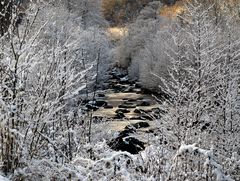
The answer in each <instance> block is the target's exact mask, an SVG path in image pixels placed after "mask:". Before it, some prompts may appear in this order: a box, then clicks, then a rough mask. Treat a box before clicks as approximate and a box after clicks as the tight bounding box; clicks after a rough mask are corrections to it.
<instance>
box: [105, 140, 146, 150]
mask: <svg viewBox="0 0 240 181" xmlns="http://www.w3.org/2000/svg"><path fill="white" fill-rule="evenodd" d="M108 146H109V147H110V148H111V149H113V150H116V151H127V152H129V153H131V154H138V153H139V152H140V151H142V150H144V149H145V146H144V142H142V141H140V140H138V139H137V138H134V137H122V136H119V137H117V138H115V139H113V140H111V141H110V142H109V143H108Z"/></svg>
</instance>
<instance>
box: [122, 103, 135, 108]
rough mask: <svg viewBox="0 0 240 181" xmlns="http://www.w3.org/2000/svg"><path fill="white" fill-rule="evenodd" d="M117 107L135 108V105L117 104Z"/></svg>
mask: <svg viewBox="0 0 240 181" xmlns="http://www.w3.org/2000/svg"><path fill="white" fill-rule="evenodd" d="M118 107H119V108H124V109H131V108H136V105H134V104H129V105H128V104H122V105H119V106H118Z"/></svg>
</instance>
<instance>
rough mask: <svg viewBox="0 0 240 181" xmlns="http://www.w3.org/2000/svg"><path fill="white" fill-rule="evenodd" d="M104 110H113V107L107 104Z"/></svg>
mask: <svg viewBox="0 0 240 181" xmlns="http://www.w3.org/2000/svg"><path fill="white" fill-rule="evenodd" d="M103 107H104V108H105V109H113V106H112V105H111V104H107V105H105V106H103Z"/></svg>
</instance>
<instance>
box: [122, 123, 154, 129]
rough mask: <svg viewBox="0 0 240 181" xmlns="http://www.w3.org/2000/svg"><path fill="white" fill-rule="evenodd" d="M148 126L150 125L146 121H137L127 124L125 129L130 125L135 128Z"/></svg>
mask: <svg viewBox="0 0 240 181" xmlns="http://www.w3.org/2000/svg"><path fill="white" fill-rule="evenodd" d="M149 126H150V125H149V124H148V123H147V122H138V123H134V124H130V125H127V126H126V127H125V129H128V128H132V127H134V128H136V129H140V128H148V127H149Z"/></svg>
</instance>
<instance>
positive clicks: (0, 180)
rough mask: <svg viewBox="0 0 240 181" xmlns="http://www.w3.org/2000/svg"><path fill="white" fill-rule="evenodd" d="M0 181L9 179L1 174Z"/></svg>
mask: <svg viewBox="0 0 240 181" xmlns="http://www.w3.org/2000/svg"><path fill="white" fill-rule="evenodd" d="M0 181H9V179H8V178H6V177H3V176H1V175H0Z"/></svg>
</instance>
